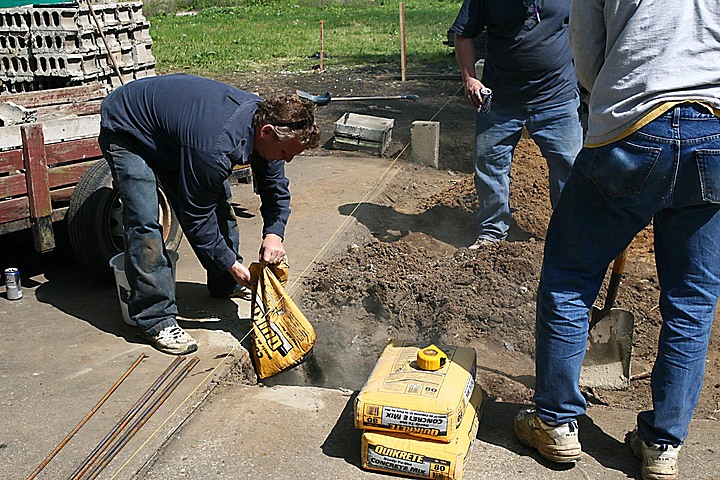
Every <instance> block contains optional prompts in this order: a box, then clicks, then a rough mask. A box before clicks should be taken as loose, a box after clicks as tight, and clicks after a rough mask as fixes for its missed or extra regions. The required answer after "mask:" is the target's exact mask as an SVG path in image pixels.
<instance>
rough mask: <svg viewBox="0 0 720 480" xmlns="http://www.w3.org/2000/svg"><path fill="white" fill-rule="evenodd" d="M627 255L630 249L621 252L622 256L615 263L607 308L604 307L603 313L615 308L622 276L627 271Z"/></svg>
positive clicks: (606, 301)
mask: <svg viewBox="0 0 720 480" xmlns="http://www.w3.org/2000/svg"><path fill="white" fill-rule="evenodd" d="M627 255H628V249H627V248H626V249H625V250H623V251H622V252H620V255H618V256H617V257H615V261H613V267H612V274H610V283H609V284H608V293H607V297H605V306H604V307H603V311H610V310H611V309H612V308H613V306H615V299H616V298H617V293H618V287H619V286H620V280H622V275H623V272H624V271H625V262H626V261H627Z"/></svg>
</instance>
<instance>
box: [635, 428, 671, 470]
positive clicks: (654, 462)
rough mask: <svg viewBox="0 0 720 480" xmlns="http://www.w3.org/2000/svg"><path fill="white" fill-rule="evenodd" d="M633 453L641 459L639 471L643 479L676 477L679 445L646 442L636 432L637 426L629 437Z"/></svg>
mask: <svg viewBox="0 0 720 480" xmlns="http://www.w3.org/2000/svg"><path fill="white" fill-rule="evenodd" d="M630 448H631V449H632V451H633V454H635V456H636V457H637V458H639V459H641V460H642V465H640V471H641V473H642V478H643V480H675V479H676V478H678V475H679V473H678V455H679V454H680V448H681V445H678V446H677V447H673V446H672V445H661V444H655V443H653V444H648V443H646V442H645V441H644V440H643V439H642V438H640V436H639V435H638V433H637V427H636V428H635V430H633V432H632V436H631V438H630Z"/></svg>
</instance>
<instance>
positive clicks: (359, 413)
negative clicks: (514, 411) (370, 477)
mask: <svg viewBox="0 0 720 480" xmlns="http://www.w3.org/2000/svg"><path fill="white" fill-rule="evenodd" d="M428 354H429V356H428ZM433 357H434V358H433ZM475 368H476V356H475V350H474V349H472V348H463V347H452V346H441V347H440V348H437V347H435V346H434V345H431V346H428V345H427V344H423V345H421V344H419V343H417V342H403V341H398V340H392V341H391V342H390V343H389V344H388V346H387V347H386V348H385V351H384V352H383V354H382V355H381V356H380V359H379V360H378V361H377V364H376V365H375V368H374V369H373V371H372V373H371V374H370V378H368V381H367V383H365V386H364V387H363V388H362V390H360V393H359V394H358V396H357V399H356V400H355V427H356V428H359V429H362V430H363V434H362V451H361V454H362V465H363V468H367V469H370V470H379V471H383V472H390V473H399V474H403V475H409V476H413V477H418V478H431V479H445V480H457V479H460V478H462V474H463V470H464V468H465V465H466V464H467V461H468V458H469V456H470V451H471V447H472V445H473V441H474V440H475V436H476V435H477V430H478V426H479V424H480V407H481V404H482V393H481V391H480V388H479V387H476V386H475Z"/></svg>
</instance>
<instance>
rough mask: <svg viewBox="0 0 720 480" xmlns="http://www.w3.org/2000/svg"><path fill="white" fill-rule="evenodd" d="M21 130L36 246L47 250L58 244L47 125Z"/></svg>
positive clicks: (38, 249) (36, 125)
mask: <svg viewBox="0 0 720 480" xmlns="http://www.w3.org/2000/svg"><path fill="white" fill-rule="evenodd" d="M20 134H21V135H22V143H23V162H24V165H25V181H26V182H27V193H28V200H29V202H30V221H31V223H32V232H33V239H34V241H35V250H37V251H38V252H47V251H49V250H52V249H53V248H55V236H54V235H53V227H52V205H51V203H50V183H49V180H48V168H47V159H46V157H45V136H44V135H43V127H42V125H40V124H39V123H33V124H30V125H23V126H21V127H20Z"/></svg>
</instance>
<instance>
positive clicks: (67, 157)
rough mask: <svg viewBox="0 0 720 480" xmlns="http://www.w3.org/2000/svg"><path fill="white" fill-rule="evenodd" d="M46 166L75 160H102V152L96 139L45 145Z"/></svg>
mask: <svg viewBox="0 0 720 480" xmlns="http://www.w3.org/2000/svg"><path fill="white" fill-rule="evenodd" d="M45 155H46V156H47V162H48V166H53V165H57V164H59V163H68V162H73V161H77V160H89V159H99V158H102V156H103V154H102V150H100V145H99V144H98V141H97V138H96V137H91V138H81V139H77V140H69V141H67V142H60V143H52V144H50V145H45Z"/></svg>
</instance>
